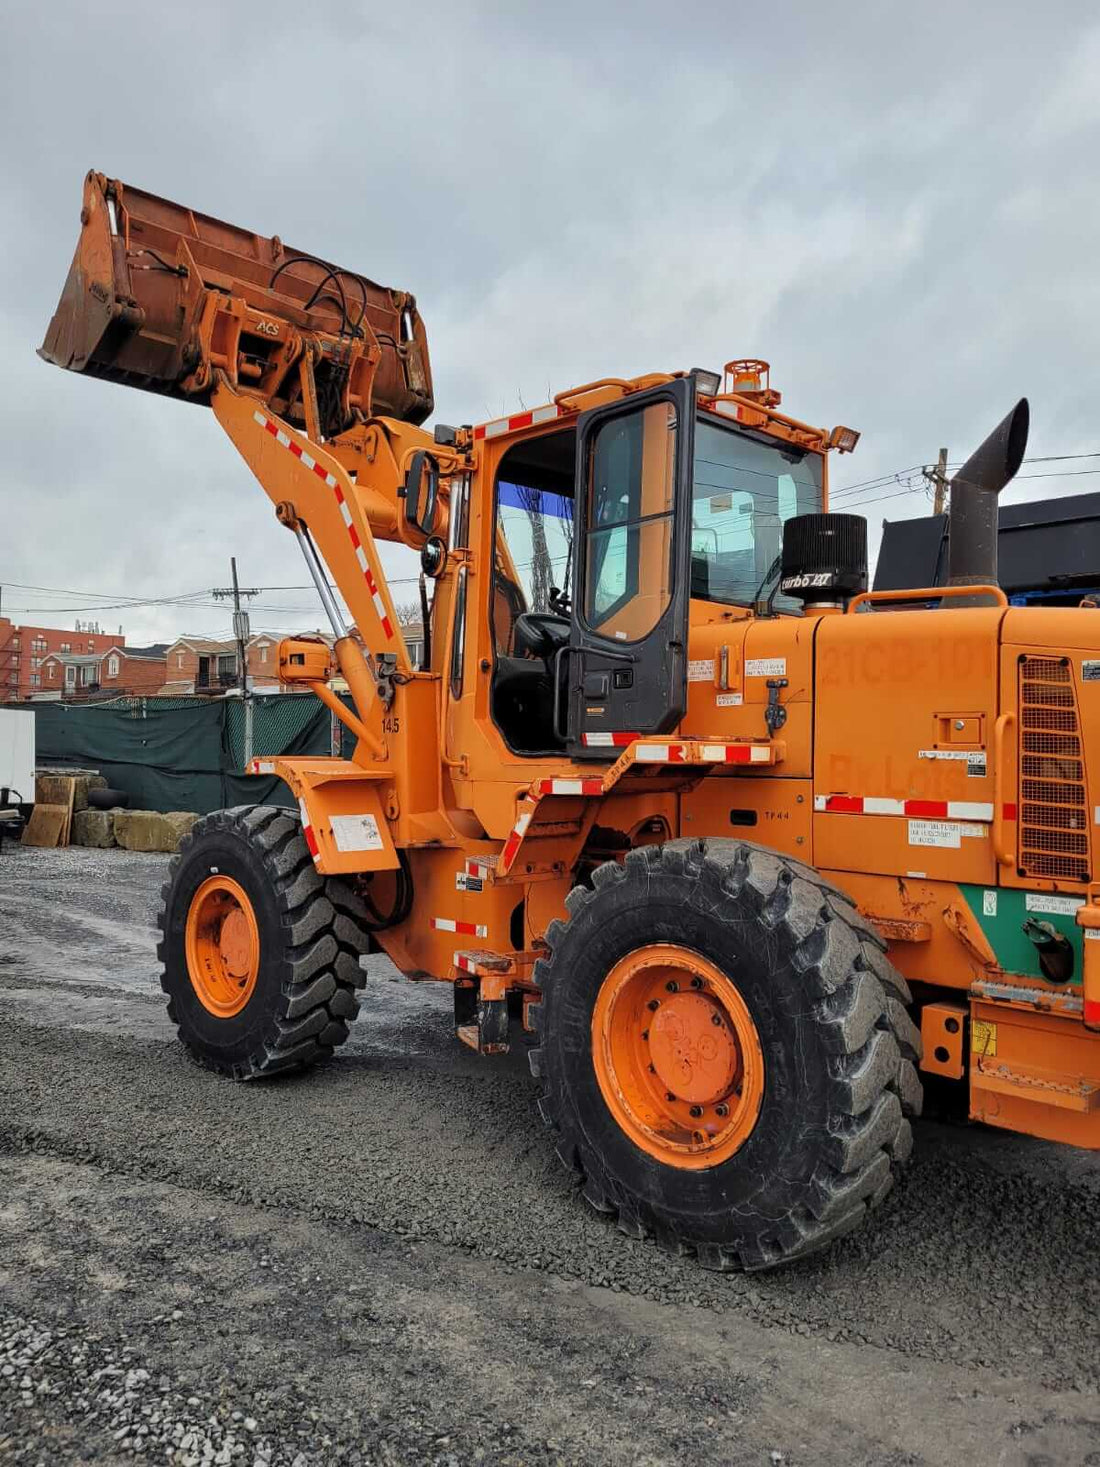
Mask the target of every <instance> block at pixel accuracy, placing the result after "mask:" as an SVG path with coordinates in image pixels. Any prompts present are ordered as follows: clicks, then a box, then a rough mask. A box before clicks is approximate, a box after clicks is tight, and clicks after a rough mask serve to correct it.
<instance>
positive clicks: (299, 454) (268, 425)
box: [252, 413, 336, 489]
mask: <svg viewBox="0 0 1100 1467" xmlns="http://www.w3.org/2000/svg"><path fill="white" fill-rule="evenodd" d="M252 417H253V420H254V421H255V422H257V423H259V425H260V427H261V428H263V429H264V430H265V431H266V432H268V433H270V434H271V436H272V438H274V439H275V441H276V443H281V444H282V446H283V447H284V448H289V449H290V451H291V453H292V454H293V455H294V457H295V458H300V459H301V460H302V462H303V463H304V464H305V466H306V468H307V469H309V470H311V471H312V472H313V473H315V474H316V475H317V477H318V478H319V479H324V481H325V483H326V484H327V485H328V487H329V488H330V489H335V488H336V479H335V478H334V477H333V475H332V474H330V473H329V471H328V470H327V469H325V468H322V467H321V465H320V464H319V463H318V462H317V460H316V459H315V458H314V457H313V455H312V454H311V453H307V452H306V450H305V449H304V448H303V447H302V445H301V444H300V443H298V442H297V441H296V440H295V439H293V438H291V436H290V434H289V433H284V432H283V430H282V429H281V428H280V427H279V425H278V423H275V422H273V421H272V420H271V418H269V417H268V416H267V415H266V414H265V413H253V414H252Z"/></svg>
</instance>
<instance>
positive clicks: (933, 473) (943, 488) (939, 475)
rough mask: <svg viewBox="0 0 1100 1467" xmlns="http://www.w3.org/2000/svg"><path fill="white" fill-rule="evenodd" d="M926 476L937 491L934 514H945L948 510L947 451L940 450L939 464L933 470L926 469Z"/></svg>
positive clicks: (933, 507) (933, 504)
mask: <svg viewBox="0 0 1100 1467" xmlns="http://www.w3.org/2000/svg"><path fill="white" fill-rule="evenodd" d="M924 476H925V478H926V479H928V480H929V481H930V482H931V484H932V488H933V490H934V491H935V493H934V497H933V500H932V513H933V514H943V512H944V510H945V509H946V508H947V449H946V448H941V449H940V457H939V462H938V463H937V464H936V467H935V468H934V469H932V470H929V469H925V471H924Z"/></svg>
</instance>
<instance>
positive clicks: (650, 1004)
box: [646, 998, 661, 1010]
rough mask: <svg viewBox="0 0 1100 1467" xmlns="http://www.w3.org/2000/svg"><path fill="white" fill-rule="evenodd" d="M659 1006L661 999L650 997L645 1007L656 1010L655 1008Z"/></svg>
mask: <svg viewBox="0 0 1100 1467" xmlns="http://www.w3.org/2000/svg"><path fill="white" fill-rule="evenodd" d="M660 1007H661V1000H660V999H659V998H651V999H650V1000H649V1002H648V1003H647V1004H646V1008H647V1009H651V1010H656V1009H659V1008H660Z"/></svg>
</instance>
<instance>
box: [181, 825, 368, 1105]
mask: <svg viewBox="0 0 1100 1467" xmlns="http://www.w3.org/2000/svg"><path fill="white" fill-rule="evenodd" d="M161 897H162V902H163V905H162V909H161V912H160V916H159V918H158V925H159V927H160V930H161V941H160V943H159V944H158V946H157V956H158V957H159V958H160V960H161V963H162V964H163V973H162V976H161V987H162V988H163V989H164V991H165V993H166V994H167V995H168V1016H169V1018H170V1019H171V1020H172V1022H173V1023H174V1024H175V1025H176V1028H177V1030H178V1032H179V1037H180V1039H181V1040H182V1041H183V1043H184V1044H185V1045H186V1046H187V1048H188V1050H189V1051H190V1052H191V1054H192V1055H193V1056H194V1058H195V1059H196V1060H198V1061H199V1063H200V1064H203V1065H205V1066H206V1067H207V1068H208V1069H212V1070H216V1071H218V1072H219V1073H221V1074H223V1075H231V1076H233V1078H234V1079H238V1080H247V1079H253V1078H256V1077H258V1076H263V1075H275V1074H280V1073H284V1072H286V1071H289V1070H299V1069H304V1068H305V1067H306V1066H308V1065H312V1064H314V1063H316V1061H317V1060H319V1059H324V1058H326V1057H327V1056H329V1055H331V1054H332V1053H333V1051H334V1050H335V1049H336V1048H337V1046H338V1045H340V1044H342V1043H343V1042H344V1040H345V1039H346V1038H347V1037H348V1025H349V1024H350V1023H351V1021H352V1020H353V1019H354V1018H355V1017H356V1015H357V1013H358V1011H359V1002H358V997H357V990H358V989H360V988H361V987H362V986H363V983H364V974H363V972H362V969H361V968H360V966H359V958H360V956H361V955H362V954H364V953H365V952H366V951H367V944H368V938H367V932H366V925H365V923H366V911H365V909H364V907H363V905H362V903H361V902H360V900H359V898H358V897H357V896H356V895H355V893H354V892H353V891H352V890H351V888H350V887H349V886H348V885H347V884H346V883H345V882H343V881H341V880H340V879H339V878H336V877H328V878H324V877H321V876H319V875H318V873H317V871H316V869H315V867H314V864H313V859H312V857H311V856H310V854H309V851H308V849H307V848H306V843H305V839H304V837H303V835H302V828H301V823H300V821H299V819H298V816H297V814H296V812H291V811H289V810H285V809H282V808H279V807H277V806H270V805H267V806H265V805H258V806H240V807H238V808H236V809H232V810H216V811H214V813H213V814H211V815H206V816H204V817H203V818H202V819H201V820H199V821H198V822H196V824H195V826H194V827H193V828H192V830H191V832H190V834H189V835H187V836H185V837H184V839H183V840H182V841H181V842H180V849H179V854H178V855H177V856H175V857H174V858H173V860H172V864H171V866H170V868H169V875H168V882H167V884H166V885H165V887H164V889H163V891H162V892H161Z"/></svg>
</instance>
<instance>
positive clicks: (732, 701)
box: [714, 693, 745, 708]
mask: <svg viewBox="0 0 1100 1467" xmlns="http://www.w3.org/2000/svg"><path fill="white" fill-rule="evenodd" d="M714 701H715V702H716V703H717V704H718V707H719V708H740V707H741V705H742V703H744V701H745V699H744V697H743V696H742V695H741V694H740V693H719V694H718V696H717V697H716V698H715V700H714Z"/></svg>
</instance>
